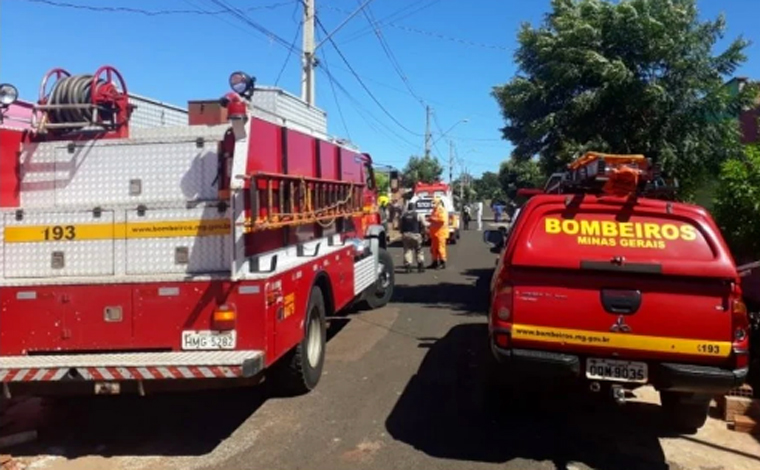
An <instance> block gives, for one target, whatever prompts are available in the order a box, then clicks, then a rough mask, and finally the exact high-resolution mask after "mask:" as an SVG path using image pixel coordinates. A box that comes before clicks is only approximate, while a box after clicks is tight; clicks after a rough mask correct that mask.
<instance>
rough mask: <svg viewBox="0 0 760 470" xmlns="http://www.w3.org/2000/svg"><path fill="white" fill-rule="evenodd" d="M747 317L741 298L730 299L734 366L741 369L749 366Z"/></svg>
mask: <svg viewBox="0 0 760 470" xmlns="http://www.w3.org/2000/svg"><path fill="white" fill-rule="evenodd" d="M749 328H750V324H749V317H748V315H747V306H746V305H745V304H744V302H742V300H741V299H734V300H732V301H731V330H732V338H731V341H732V348H731V349H732V350H733V357H734V367H735V368H736V369H742V368H744V367H748V366H749Z"/></svg>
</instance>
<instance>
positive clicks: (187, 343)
mask: <svg viewBox="0 0 760 470" xmlns="http://www.w3.org/2000/svg"><path fill="white" fill-rule="evenodd" d="M236 340H237V335H236V332H235V330H232V331H208V330H205V331H183V332H182V349H184V350H200V349H235V345H236V343H237V341H236Z"/></svg>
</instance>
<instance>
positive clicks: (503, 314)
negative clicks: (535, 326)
mask: <svg viewBox="0 0 760 470" xmlns="http://www.w3.org/2000/svg"><path fill="white" fill-rule="evenodd" d="M512 304H513V289H512V286H511V285H509V284H507V285H502V286H501V287H499V289H498V290H497V291H496V295H495V296H494V299H493V304H492V305H491V315H493V321H494V323H511V322H512V321H513V319H512V317H513V315H512Z"/></svg>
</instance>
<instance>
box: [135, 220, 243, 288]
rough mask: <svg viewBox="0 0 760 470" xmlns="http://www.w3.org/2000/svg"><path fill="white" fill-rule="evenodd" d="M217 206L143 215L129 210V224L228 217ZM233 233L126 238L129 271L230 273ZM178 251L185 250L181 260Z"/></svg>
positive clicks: (137, 272)
mask: <svg viewBox="0 0 760 470" xmlns="http://www.w3.org/2000/svg"><path fill="white" fill-rule="evenodd" d="M229 216H230V215H229V210H227V212H224V213H220V212H219V210H218V209H217V208H216V207H200V208H191V209H185V208H175V209H156V210H148V211H147V212H146V213H145V214H144V215H142V216H141V215H139V214H138V212H137V211H134V210H130V211H127V223H140V222H149V221H161V222H163V221H172V220H176V221H185V220H215V219H221V218H225V217H229ZM231 244H232V238H231V235H229V234H227V235H208V236H184V237H171V238H139V239H127V241H126V274H129V275H133V274H137V275H139V274H160V273H188V274H198V273H209V272H222V271H227V272H229V271H230V269H231V266H232V258H231V256H232V255H231V252H232V248H231ZM178 251H181V252H183V253H186V255H183V256H182V258H186V260H185V259H183V261H184V262H178V259H177V258H178V256H177V253H178Z"/></svg>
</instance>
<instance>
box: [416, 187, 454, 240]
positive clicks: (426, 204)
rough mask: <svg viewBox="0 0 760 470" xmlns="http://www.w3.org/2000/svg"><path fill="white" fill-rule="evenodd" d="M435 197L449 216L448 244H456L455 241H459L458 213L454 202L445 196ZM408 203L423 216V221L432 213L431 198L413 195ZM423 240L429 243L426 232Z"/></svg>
mask: <svg viewBox="0 0 760 470" xmlns="http://www.w3.org/2000/svg"><path fill="white" fill-rule="evenodd" d="M437 197H438V198H439V199H440V200H441V201H442V202H443V207H444V208H445V209H446V212H447V213H448V215H449V238H448V243H451V244H456V242H457V240H459V237H460V233H459V213H458V212H457V211H456V209H455V208H454V202H453V201H452V200H451V198H449V197H447V196H437ZM410 202H412V203H414V207H415V209H416V210H417V212H419V213H421V214H424V215H425V219H428V218H430V214H432V213H433V198H432V197H429V196H418V195H415V196H413V197H412V199H411V200H410ZM424 238H425V242H427V241H429V235H428V233H427V232H425V235H424Z"/></svg>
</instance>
